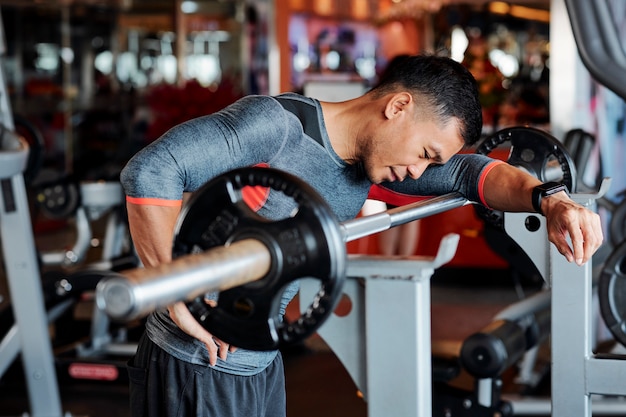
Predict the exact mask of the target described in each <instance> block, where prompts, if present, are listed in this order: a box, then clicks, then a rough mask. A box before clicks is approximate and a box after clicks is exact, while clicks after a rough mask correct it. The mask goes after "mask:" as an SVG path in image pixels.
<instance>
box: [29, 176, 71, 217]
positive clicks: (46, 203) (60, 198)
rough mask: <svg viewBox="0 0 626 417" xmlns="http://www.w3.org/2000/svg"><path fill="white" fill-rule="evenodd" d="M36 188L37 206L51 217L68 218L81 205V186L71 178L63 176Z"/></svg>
mask: <svg viewBox="0 0 626 417" xmlns="http://www.w3.org/2000/svg"><path fill="white" fill-rule="evenodd" d="M36 189H37V194H36V202H37V206H38V207H39V209H40V210H41V212H42V214H44V215H45V216H46V217H48V218H50V219H67V218H69V217H71V216H73V215H74V214H75V213H76V211H77V210H78V207H80V204H81V198H80V191H79V187H78V184H77V183H76V182H75V181H74V180H73V179H71V178H62V179H61V180H59V181H54V182H50V183H47V184H43V185H40V186H37V187H36Z"/></svg>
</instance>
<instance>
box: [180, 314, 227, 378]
mask: <svg viewBox="0 0 626 417" xmlns="http://www.w3.org/2000/svg"><path fill="white" fill-rule="evenodd" d="M168 310H169V313H170V317H171V318H172V320H173V321H174V323H176V325H177V326H178V327H180V329H181V330H182V331H184V332H185V333H187V334H188V335H190V336H192V337H194V338H196V339H198V340H199V341H201V342H202V343H204V345H205V346H206V349H207V351H208V353H209V364H210V365H211V366H215V365H216V364H217V359H218V357H219V358H220V359H222V360H226V358H227V355H228V353H229V352H234V351H235V349H234V348H233V347H231V346H229V345H228V343H225V342H223V341H222V340H219V339H217V338H214V337H213V335H212V334H211V333H209V332H208V331H207V330H206V329H205V328H204V327H203V326H202V325H201V324H200V323H198V321H197V320H196V319H195V318H194V317H193V316H192V315H191V313H190V312H189V309H188V308H187V306H186V305H185V303H176V304H173V305H171V306H169V307H168Z"/></svg>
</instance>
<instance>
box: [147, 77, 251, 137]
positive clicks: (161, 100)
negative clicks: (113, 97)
mask: <svg viewBox="0 0 626 417" xmlns="http://www.w3.org/2000/svg"><path fill="white" fill-rule="evenodd" d="M242 96H243V94H242V92H241V89H240V88H239V87H238V86H237V84H236V83H235V82H234V80H232V79H229V78H223V79H222V81H221V82H220V83H219V84H217V85H211V86H208V87H205V86H203V85H202V84H200V83H199V82H198V81H197V80H190V81H187V82H186V83H185V85H183V86H177V85H171V84H160V85H156V86H154V87H152V89H151V90H150V91H149V92H148V93H147V95H146V100H147V104H148V106H149V108H150V112H151V122H150V124H149V126H148V130H147V132H146V139H147V140H148V141H153V140H155V139H157V138H158V137H159V136H161V135H162V134H163V133H165V132H167V131H168V130H169V129H171V128H172V127H174V126H176V125H178V124H180V123H182V122H185V121H187V120H190V119H194V118H196V117H199V116H205V115H207V114H211V113H215V112H216V111H218V110H221V109H223V108H224V107H226V106H228V105H229V104H232V103H234V102H235V101H237V100H238V99H239V98H241V97H242Z"/></svg>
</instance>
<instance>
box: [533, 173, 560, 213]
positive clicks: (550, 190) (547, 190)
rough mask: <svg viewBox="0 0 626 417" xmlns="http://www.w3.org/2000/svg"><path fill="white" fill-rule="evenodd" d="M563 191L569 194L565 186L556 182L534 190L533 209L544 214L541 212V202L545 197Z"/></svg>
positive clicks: (544, 184)
mask: <svg viewBox="0 0 626 417" xmlns="http://www.w3.org/2000/svg"><path fill="white" fill-rule="evenodd" d="M561 191H565V192H566V193H567V187H566V186H565V185H564V184H561V183H559V182H554V181H551V182H546V183H543V184H539V185H538V186H536V187H535V188H533V208H534V209H535V211H536V212H537V213H540V214H543V211H541V200H542V199H543V198H544V197H549V196H551V195H553V194H556V193H558V192H561Z"/></svg>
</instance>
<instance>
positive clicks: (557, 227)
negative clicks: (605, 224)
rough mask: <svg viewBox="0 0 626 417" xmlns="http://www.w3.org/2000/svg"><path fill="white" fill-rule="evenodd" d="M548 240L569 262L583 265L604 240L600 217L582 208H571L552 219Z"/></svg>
mask: <svg viewBox="0 0 626 417" xmlns="http://www.w3.org/2000/svg"><path fill="white" fill-rule="evenodd" d="M568 237H569V241H568ZM548 238H549V240H550V241H551V242H552V243H554V245H555V246H556V248H557V250H558V251H559V252H560V253H561V254H562V255H563V256H565V258H566V259H567V260H568V261H569V262H575V263H576V264H577V265H583V264H585V263H586V262H588V261H589V260H590V259H591V258H592V256H593V254H594V253H595V252H596V251H597V250H598V248H599V247H600V246H601V245H602V242H603V240H604V236H603V233H602V224H601V221H600V217H599V216H598V215H597V214H596V213H594V212H592V211H590V210H587V209H585V208H583V207H581V206H575V207H569V208H567V209H566V210H564V211H560V212H559V214H558V217H557V216H553V217H552V218H551V219H550V224H549V227H548ZM570 242H571V246H570Z"/></svg>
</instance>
